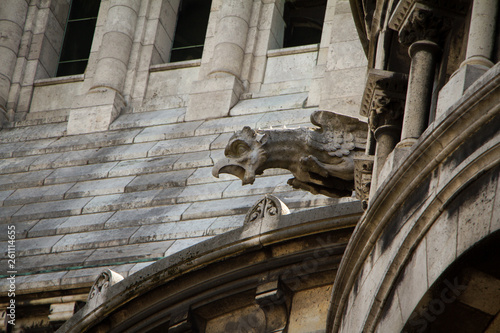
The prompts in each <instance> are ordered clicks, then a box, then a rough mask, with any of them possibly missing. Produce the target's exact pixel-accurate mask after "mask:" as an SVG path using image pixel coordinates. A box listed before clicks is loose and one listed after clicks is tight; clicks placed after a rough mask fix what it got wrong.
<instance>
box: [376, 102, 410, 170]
mask: <svg viewBox="0 0 500 333" xmlns="http://www.w3.org/2000/svg"><path fill="white" fill-rule="evenodd" d="M403 108H404V100H398V99H394V98H391V97H389V96H387V95H386V94H378V95H376V96H374V99H373V105H372V110H371V112H370V118H369V124H370V128H371V130H372V132H373V134H374V136H375V140H376V141H377V145H376V147H375V168H376V171H377V173H378V172H379V169H380V168H382V166H383V165H384V163H385V160H386V159H387V156H389V154H390V153H391V152H392V150H393V149H394V147H396V144H397V143H398V142H399V137H400V135H401V117H402V115H403Z"/></svg>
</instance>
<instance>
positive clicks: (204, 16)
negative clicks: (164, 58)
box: [170, 0, 212, 62]
mask: <svg viewBox="0 0 500 333" xmlns="http://www.w3.org/2000/svg"><path fill="white" fill-rule="evenodd" d="M211 6H212V1H211V0H182V1H181V4H180V5H179V13H178V16H177V26H176V28H175V36H174V43H173V46H172V53H171V56H170V61H171V62H175V61H182V60H189V59H199V58H201V55H202V52H203V44H204V43H205V35H206V33H207V25H208V18H209V16H210V7H211ZM191 46H196V48H193V49H190V50H185V49H182V50H176V49H177V48H185V47H191Z"/></svg>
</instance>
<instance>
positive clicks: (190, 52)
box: [170, 46, 203, 62]
mask: <svg viewBox="0 0 500 333" xmlns="http://www.w3.org/2000/svg"><path fill="white" fill-rule="evenodd" d="M202 54H203V46H198V47H190V48H183V49H174V50H172V53H171V54H170V62H176V61H184V60H192V59H200V58H201V55H202Z"/></svg>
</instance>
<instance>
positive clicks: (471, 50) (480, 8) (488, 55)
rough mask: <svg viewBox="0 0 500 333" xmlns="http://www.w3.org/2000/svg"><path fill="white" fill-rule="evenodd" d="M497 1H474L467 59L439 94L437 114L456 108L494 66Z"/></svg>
mask: <svg viewBox="0 0 500 333" xmlns="http://www.w3.org/2000/svg"><path fill="white" fill-rule="evenodd" d="M498 7H499V6H498V0H474V1H473V3H472V13H471V18H470V25H469V35H468V40H467V49H466V55H465V60H464V61H463V62H462V64H461V65H460V68H459V69H458V70H457V71H456V72H455V73H453V75H452V77H451V78H450V80H449V81H448V82H447V83H446V85H445V86H444V87H443V88H442V89H441V91H440V93H439V99H438V105H437V108H436V114H437V115H440V114H443V113H444V112H446V110H447V109H448V108H449V107H450V106H452V105H453V103H455V102H456V101H457V100H458V99H459V98H460V97H461V96H462V95H463V93H464V92H465V90H467V88H469V87H470V86H471V85H472V84H473V83H474V82H475V81H476V80H477V79H478V78H479V77H480V76H481V75H483V74H484V73H485V72H486V71H487V70H488V69H489V68H491V67H492V66H493V62H492V56H493V48H494V45H495V31H496V29H498V27H496V25H497V20H498Z"/></svg>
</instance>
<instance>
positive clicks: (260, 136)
mask: <svg viewBox="0 0 500 333" xmlns="http://www.w3.org/2000/svg"><path fill="white" fill-rule="evenodd" d="M268 139H269V135H268V134H267V133H262V132H257V141H258V142H260V144H261V145H263V144H265V143H266V142H267V140H268Z"/></svg>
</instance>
